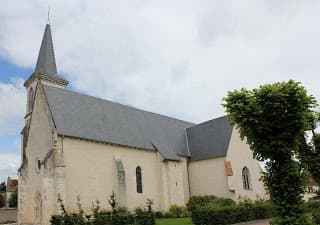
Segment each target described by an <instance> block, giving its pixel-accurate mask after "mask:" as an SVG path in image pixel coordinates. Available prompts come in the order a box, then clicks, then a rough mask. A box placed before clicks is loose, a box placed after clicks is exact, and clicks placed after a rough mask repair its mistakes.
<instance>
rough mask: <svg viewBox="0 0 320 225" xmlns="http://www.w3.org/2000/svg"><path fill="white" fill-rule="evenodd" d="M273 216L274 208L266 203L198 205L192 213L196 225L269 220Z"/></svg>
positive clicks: (222, 224) (224, 224)
mask: <svg viewBox="0 0 320 225" xmlns="http://www.w3.org/2000/svg"><path fill="white" fill-rule="evenodd" d="M273 216H274V207H273V206H272V204H271V203H270V202H266V201H256V202H251V201H244V202H240V203H239V204H232V205H225V206H217V205H213V204H208V205H202V206H201V205H198V206H195V208H193V211H192V221H193V223H194V224H195V225H202V224H206V225H215V224H220V225H226V224H234V223H241V222H247V221H252V220H259V219H267V218H272V217H273Z"/></svg>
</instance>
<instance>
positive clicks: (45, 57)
mask: <svg viewBox="0 0 320 225" xmlns="http://www.w3.org/2000/svg"><path fill="white" fill-rule="evenodd" d="M34 72H35V73H39V74H42V75H46V76H51V77H56V78H60V77H59V76H58V74H57V66H56V59H55V56H54V49H53V42H52V36H51V28H50V24H49V23H47V25H46V28H45V31H44V34H43V38H42V43H41V47H40V52H39V56H38V60H37V65H36V68H35V71H34Z"/></svg>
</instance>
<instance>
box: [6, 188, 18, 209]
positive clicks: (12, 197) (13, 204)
mask: <svg viewBox="0 0 320 225" xmlns="http://www.w3.org/2000/svg"><path fill="white" fill-rule="evenodd" d="M8 203H9V207H17V206H18V190H17V188H15V189H14V191H13V192H12V194H11V195H10V198H9V200H8Z"/></svg>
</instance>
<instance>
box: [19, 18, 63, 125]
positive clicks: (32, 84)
mask: <svg viewBox="0 0 320 225" xmlns="http://www.w3.org/2000/svg"><path fill="white" fill-rule="evenodd" d="M38 82H41V83H42V84H45V85H49V86H54V87H57V88H65V87H66V86H67V85H68V81H67V80H65V79H64V78H63V77H61V76H59V75H58V72H57V66H56V60H55V55H54V48H53V41H52V35H51V27H50V24H49V22H48V23H47V24H46V27H45V30H44V34H43V38H42V42H41V47H40V51H39V55H38V60H37V64H36V67H35V70H34V72H33V73H32V74H31V76H30V77H29V78H28V80H26V82H25V83H24V86H25V88H26V91H27V111H26V116H25V119H26V122H27V121H28V120H29V118H30V116H31V112H32V108H33V103H34V98H35V90H36V87H37V84H38Z"/></svg>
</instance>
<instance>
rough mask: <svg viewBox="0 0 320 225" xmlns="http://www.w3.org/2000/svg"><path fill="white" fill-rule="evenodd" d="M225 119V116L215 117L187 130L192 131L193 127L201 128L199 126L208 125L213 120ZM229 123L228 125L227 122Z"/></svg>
mask: <svg viewBox="0 0 320 225" xmlns="http://www.w3.org/2000/svg"><path fill="white" fill-rule="evenodd" d="M225 117H226V118H227V117H228V116H227V115H224V116H219V117H216V118H214V119H211V120H207V121H204V122H202V123H198V124H195V125H194V126H192V127H188V128H187V130H189V129H192V128H193V127H198V126H201V125H203V124H206V123H210V122H212V121H214V120H219V119H223V118H225ZM229 123H230V122H229ZM230 125H231V123H230ZM231 126H232V125H231Z"/></svg>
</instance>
